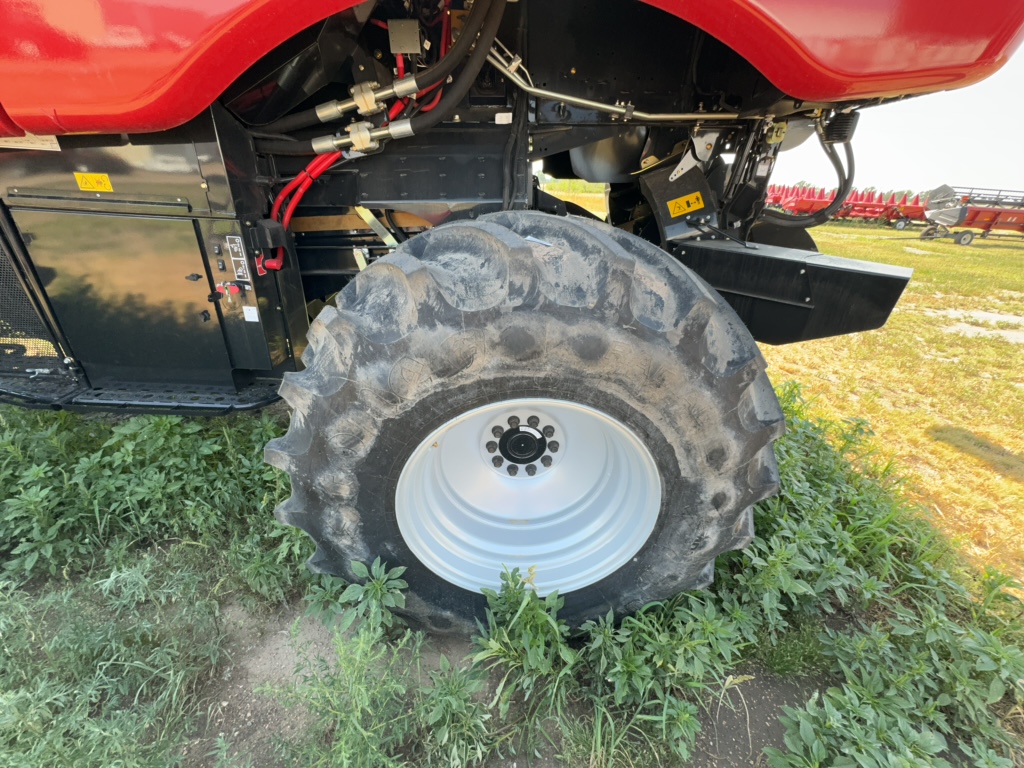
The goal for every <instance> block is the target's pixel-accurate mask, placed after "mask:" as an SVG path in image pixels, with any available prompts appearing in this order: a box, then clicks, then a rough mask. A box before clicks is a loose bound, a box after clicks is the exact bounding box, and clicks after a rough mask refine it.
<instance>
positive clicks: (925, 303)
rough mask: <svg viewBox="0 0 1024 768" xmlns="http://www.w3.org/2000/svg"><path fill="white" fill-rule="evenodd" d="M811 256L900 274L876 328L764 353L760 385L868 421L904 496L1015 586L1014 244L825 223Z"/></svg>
mask: <svg viewBox="0 0 1024 768" xmlns="http://www.w3.org/2000/svg"><path fill="white" fill-rule="evenodd" d="M814 236H815V239H816V240H817V242H818V246H819V248H820V250H821V251H823V252H825V253H831V254H834V255H836V256H847V257H850V258H859V259H866V260H870V261H881V262H885V263H888V264H898V265H901V266H907V267H913V268H914V270H915V272H914V277H913V279H912V280H911V283H910V285H909V286H908V288H907V290H906V292H905V293H904V295H903V298H902V299H901V301H900V303H899V305H898V306H897V309H896V311H895V312H894V313H893V315H892V317H891V318H890V320H889V323H888V324H887V325H886V326H885V327H884V328H882V329H880V330H878V331H871V332H868V333H862V334H856V335H852V336H844V337H839V338H835V339H822V340H819V341H812V342H807V343H803V344H794V345H788V346H783V347H765V348H764V353H765V356H766V357H767V359H768V362H769V365H770V366H771V369H770V373H771V375H772V377H773V380H774V381H776V382H782V381H786V380H789V379H792V380H796V381H798V382H800V383H801V384H802V386H803V388H804V393H805V395H806V396H807V397H808V398H810V399H811V400H812V403H813V408H814V409H816V410H818V411H819V412H821V413H822V414H823V415H828V416H831V417H842V418H853V417H857V418H864V419H867V420H868V422H869V423H870V425H871V428H872V429H873V430H874V432H875V439H874V441H873V442H874V445H875V446H876V448H877V451H878V453H879V454H880V456H881V457H883V458H884V459H894V460H895V461H896V463H897V464H898V468H899V471H900V472H903V473H906V474H907V475H908V476H909V485H908V489H907V490H908V492H909V495H910V496H911V498H913V499H916V500H917V501H919V502H920V503H921V504H922V505H923V507H924V509H925V513H926V514H927V515H928V517H929V518H931V519H932V520H933V521H934V522H935V524H936V525H938V526H939V528H940V529H941V530H943V531H944V532H946V533H947V534H948V535H949V536H950V537H951V538H952V539H953V540H954V541H955V542H956V543H957V544H959V545H960V548H961V549H962V551H963V552H964V554H966V555H967V556H968V557H969V558H970V559H971V560H973V561H974V562H975V563H976V564H978V565H980V566H984V565H993V566H997V567H999V568H1001V569H1003V570H1005V571H1008V572H1009V573H1011V574H1013V575H1014V576H1016V577H1017V578H1018V579H1022V578H1024V535H1022V531H1021V529H1022V527H1024V242H1021V241H1012V240H1002V241H996V240H993V241H987V242H983V241H980V240H975V243H974V245H971V246H967V247H962V246H957V245H954V244H953V243H952V241H948V240H943V241H922V240H920V239H918V238H917V234H916V231H913V230H912V231H908V232H902V233H897V232H895V231H892V230H887V229H882V228H879V227H873V226H866V225H865V226H858V225H841V224H831V225H828V226H825V227H819V228H817V229H816V230H814Z"/></svg>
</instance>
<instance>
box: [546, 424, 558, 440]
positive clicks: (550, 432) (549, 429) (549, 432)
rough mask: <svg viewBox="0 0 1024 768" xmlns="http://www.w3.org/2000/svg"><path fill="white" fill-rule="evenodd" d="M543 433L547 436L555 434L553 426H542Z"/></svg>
mask: <svg viewBox="0 0 1024 768" xmlns="http://www.w3.org/2000/svg"><path fill="white" fill-rule="evenodd" d="M543 434H544V437H548V438H551V437H554V436H555V428H554V427H552V426H550V425H548V426H546V427H544V430H543Z"/></svg>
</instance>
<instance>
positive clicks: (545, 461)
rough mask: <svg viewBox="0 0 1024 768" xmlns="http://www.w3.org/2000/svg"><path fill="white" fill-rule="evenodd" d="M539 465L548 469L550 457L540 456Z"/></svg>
mask: <svg viewBox="0 0 1024 768" xmlns="http://www.w3.org/2000/svg"><path fill="white" fill-rule="evenodd" d="M540 463H541V464H543V465H544V466H545V467H550V466H551V457H550V456H541V457H540Z"/></svg>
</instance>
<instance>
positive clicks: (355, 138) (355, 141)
mask: <svg viewBox="0 0 1024 768" xmlns="http://www.w3.org/2000/svg"><path fill="white" fill-rule="evenodd" d="M372 129H373V126H372V125H371V124H370V123H369V122H367V121H365V120H364V121H363V122H361V123H352V124H351V125H349V126H346V127H345V130H346V131H347V132H348V135H349V138H350V139H351V141H352V149H354V150H356V151H357V152H366V151H369V150H374V149H378V148H379V147H380V143H379V142H378V141H377V140H376V139H374V138H373V136H371V135H370V131H371V130H372Z"/></svg>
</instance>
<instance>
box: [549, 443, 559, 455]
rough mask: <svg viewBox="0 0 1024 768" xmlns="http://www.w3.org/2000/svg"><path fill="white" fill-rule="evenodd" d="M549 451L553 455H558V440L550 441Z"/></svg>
mask: <svg viewBox="0 0 1024 768" xmlns="http://www.w3.org/2000/svg"><path fill="white" fill-rule="evenodd" d="M548 450H549V451H551V452H552V453H558V441H557V440H549V441H548Z"/></svg>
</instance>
